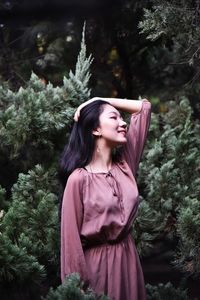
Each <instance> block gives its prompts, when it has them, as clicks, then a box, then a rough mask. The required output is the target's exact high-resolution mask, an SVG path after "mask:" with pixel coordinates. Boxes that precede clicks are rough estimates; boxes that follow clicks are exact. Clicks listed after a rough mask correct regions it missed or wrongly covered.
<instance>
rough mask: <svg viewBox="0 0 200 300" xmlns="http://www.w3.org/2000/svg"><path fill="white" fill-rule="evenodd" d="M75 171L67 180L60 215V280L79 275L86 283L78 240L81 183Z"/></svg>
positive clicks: (84, 268) (80, 215)
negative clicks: (69, 275) (71, 274)
mask: <svg viewBox="0 0 200 300" xmlns="http://www.w3.org/2000/svg"><path fill="white" fill-rule="evenodd" d="M81 181H83V180H81V176H80V173H79V172H78V171H77V170H76V171H74V172H73V173H72V174H71V175H70V177H69V178H68V181H67V185H66V188H65V191H64V196H63V203H62V213H61V279H62V281H64V279H65V277H66V276H67V275H68V274H70V273H74V272H76V273H79V274H80V276H81V279H82V280H84V281H85V282H88V274H87V268H86V262H85V257H84V253H83V249H82V245H81V240H80V230H81V225H82V219H83V205H82V201H81V200H82V199H81V198H82V186H83V184H82V182H81Z"/></svg>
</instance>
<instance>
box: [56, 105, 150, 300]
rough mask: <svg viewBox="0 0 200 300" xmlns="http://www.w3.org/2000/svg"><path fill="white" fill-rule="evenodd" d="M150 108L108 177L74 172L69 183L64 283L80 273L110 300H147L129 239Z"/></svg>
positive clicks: (136, 117)
mask: <svg viewBox="0 0 200 300" xmlns="http://www.w3.org/2000/svg"><path fill="white" fill-rule="evenodd" d="M150 115H151V103H150V102H148V101H146V100H144V101H143V102H142V108H141V110H140V111H139V112H137V113H133V114H132V117H131V122H130V126H129V130H128V134H127V143H126V145H125V146H123V147H124V149H123V159H122V160H121V161H120V162H119V163H116V164H114V165H113V167H112V169H111V170H110V171H109V172H108V173H90V172H88V171H87V170H86V169H84V168H80V169H76V170H75V171H74V172H73V173H72V174H71V175H70V177H69V178H68V181H67V185H66V188H65V192H64V196H63V205H62V217H61V218H62V219H61V278H62V281H63V280H64V278H65V276H66V275H68V274H70V273H73V272H78V273H79V274H80V276H81V278H82V279H83V280H84V281H85V282H88V283H89V285H90V287H92V288H93V290H94V291H95V292H96V293H97V294H101V293H104V294H107V295H108V296H109V298H110V299H111V300H144V299H146V293H145V285H144V279H143V273H142V269H141V265H140V261H139V257H138V254H137V250H136V248H135V244H134V241H133V238H132V236H131V233H130V231H131V228H132V225H133V221H134V219H135V217H136V215H137V209H138V204H139V199H138V196H139V194H138V188H137V184H136V181H135V175H136V171H137V168H138V165H139V161H140V158H141V155H142V152H143V148H144V144H145V140H146V137H147V131H148V128H149V124H150Z"/></svg>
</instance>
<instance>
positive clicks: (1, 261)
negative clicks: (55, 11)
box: [0, 31, 92, 299]
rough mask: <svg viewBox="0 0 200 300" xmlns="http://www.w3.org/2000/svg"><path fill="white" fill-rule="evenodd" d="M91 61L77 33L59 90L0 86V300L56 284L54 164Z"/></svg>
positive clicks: (85, 92)
mask: <svg viewBox="0 0 200 300" xmlns="http://www.w3.org/2000/svg"><path fill="white" fill-rule="evenodd" d="M91 62H92V58H91V56H90V57H89V58H87V57H86V46H85V36H84V31H83V36H82V43H81V50H80V53H79V56H78V60H77V64H76V70H75V74H73V73H72V71H71V72H70V75H69V78H68V79H67V78H65V79H64V84H63V86H62V87H55V88H54V87H53V85H52V84H50V83H49V84H47V86H46V85H45V84H44V83H43V82H42V81H41V80H40V79H39V78H38V77H37V76H36V75H35V74H32V76H31V78H30V81H29V82H28V84H27V86H26V87H24V88H20V89H19V90H18V91H16V92H13V91H11V90H10V89H9V88H8V86H7V85H3V86H1V87H0V99H1V100H0V101H1V102H0V108H1V112H0V137H1V141H2V142H1V145H0V154H1V155H0V157H1V159H0V163H1V178H0V179H1V184H2V186H3V187H4V188H1V189H0V231H1V234H0V240H1V241H0V265H1V268H0V286H1V290H2V293H1V297H4V298H5V299H8V298H12V297H16V299H19V298H20V299H23V298H24V299H27V297H28V296H27V295H29V294H31V295H32V296H31V297H34V299H39V297H40V294H41V293H45V291H47V289H48V286H50V285H51V284H52V285H56V284H58V283H59V282H60V280H59V277H60V276H59V221H58V207H59V205H58V197H59V188H58V187H59V183H58V180H57V165H58V158H59V155H60V152H61V149H63V147H64V144H65V143H66V139H67V136H66V133H67V131H68V129H69V126H70V125H71V122H72V120H73V114H74V111H75V107H76V106H77V105H78V104H79V103H80V101H84V100H85V99H87V98H88V97H89V96H90V90H89V88H88V82H89V78H90V72H89V68H90V65H91ZM53 274H54V275H53ZM42 285H43V288H41V287H40V286H42ZM8 287H9V288H8ZM11 287H12V288H11ZM17 291H18V292H17ZM20 291H21V292H20ZM69 296H70V295H69Z"/></svg>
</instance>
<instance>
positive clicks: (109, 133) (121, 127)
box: [95, 104, 127, 147]
mask: <svg viewBox="0 0 200 300" xmlns="http://www.w3.org/2000/svg"><path fill="white" fill-rule="evenodd" d="M95 132H96V135H97V136H98V135H99V136H101V139H102V138H103V139H104V140H105V141H106V143H107V145H109V146H110V147H115V146H117V145H120V144H124V143H126V141H127V139H126V133H127V124H126V122H125V121H124V120H123V119H122V117H121V115H120V113H119V111H118V110H117V109H116V108H115V107H113V106H111V105H109V104H105V105H104V106H103V112H102V113H101V114H100V116H99V127H98V128H97V130H96V131H95Z"/></svg>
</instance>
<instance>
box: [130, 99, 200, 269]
mask: <svg viewBox="0 0 200 300" xmlns="http://www.w3.org/2000/svg"><path fill="white" fill-rule="evenodd" d="M199 137H200V123H199V121H198V120H196V121H194V120H193V115H192V110H191V106H190V104H189V101H188V100H187V99H186V98H184V97H183V98H182V99H180V100H179V103H177V104H176V103H175V102H174V101H171V102H169V103H168V112H167V113H165V114H160V115H156V114H153V116H152V123H151V127H150V134H149V139H148V143H147V147H146V149H145V151H146V155H145V160H143V161H142V162H141V164H140V169H139V176H138V182H139V186H140V191H141V194H142V197H143V201H142V202H141V205H140V212H139V216H138V218H137V219H136V222H135V228H136V230H134V235H135V238H136V240H137V244H138V249H139V250H141V252H143V253H144V254H148V255H149V254H150V253H153V250H152V248H153V245H154V246H155V243H156V241H159V242H160V241H162V242H164V243H166V242H169V243H172V244H173V245H174V247H176V246H177V242H178V241H179V245H180V246H179V255H178V257H179V259H177V260H176V261H175V264H176V265H179V264H182V265H184V264H186V265H185V271H186V270H187V271H188V272H189V274H190V275H192V274H194V273H195V274H196V275H197V273H198V270H199V268H198V266H199V265H198V264H197V261H199V258H200V257H199V241H198V236H199V213H200V210H199V208H200V207H199V199H200V185H199V178H200V168H199V166H200V139H199ZM190 218H191V219H190ZM190 252H191V253H190ZM189 254H190V255H189ZM188 257H189V262H188V265H187V261H188ZM189 266H190V268H191V269H190V268H189Z"/></svg>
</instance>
